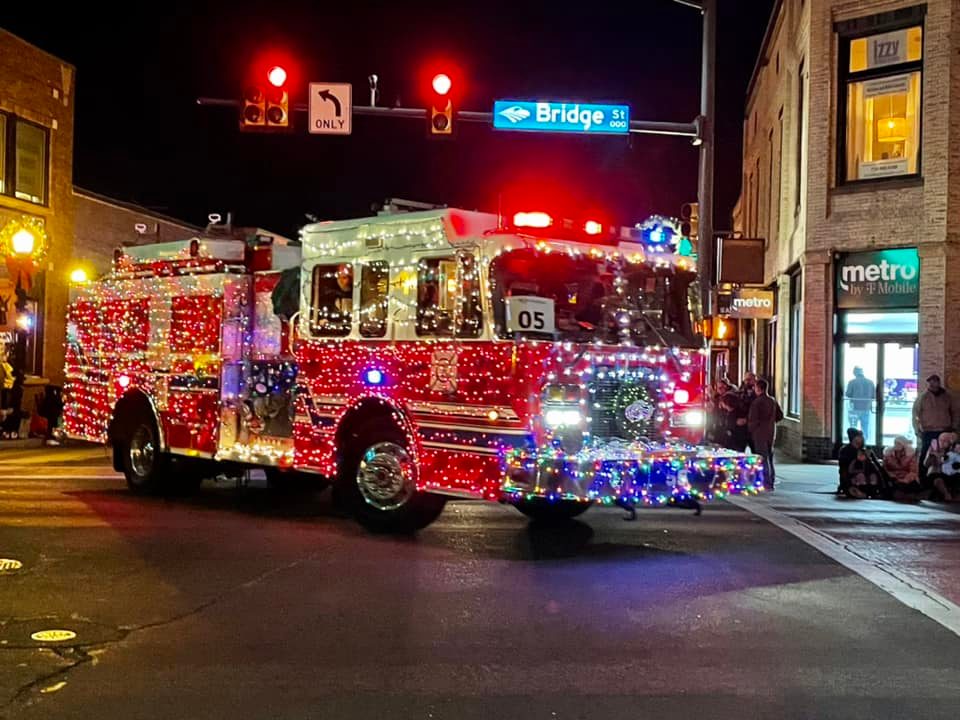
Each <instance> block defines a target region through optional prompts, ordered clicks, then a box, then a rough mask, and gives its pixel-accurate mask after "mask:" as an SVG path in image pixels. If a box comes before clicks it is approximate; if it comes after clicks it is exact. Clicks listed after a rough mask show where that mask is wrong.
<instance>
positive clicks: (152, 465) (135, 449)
mask: <svg viewBox="0 0 960 720" xmlns="http://www.w3.org/2000/svg"><path fill="white" fill-rule="evenodd" d="M158 438H159V433H158V432H157V424H156V422H155V421H154V419H153V418H152V417H151V416H150V415H149V414H147V413H146V412H144V413H141V414H138V415H137V417H135V418H134V419H133V422H132V423H131V430H130V434H129V436H128V437H127V439H126V440H125V441H124V446H123V474H124V475H126V478H127V486H128V487H129V488H130V489H131V490H132V491H133V492H135V493H141V494H145V495H146V494H152V493H157V492H160V490H161V489H162V485H163V473H164V469H165V467H166V465H167V462H166V457H165V456H164V454H163V452H162V451H161V450H160V443H159V441H158Z"/></svg>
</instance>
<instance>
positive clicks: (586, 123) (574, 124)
mask: <svg viewBox="0 0 960 720" xmlns="http://www.w3.org/2000/svg"><path fill="white" fill-rule="evenodd" d="M493 127H494V129H496V130H526V131H528V132H567V133H582V134H587V135H626V134H627V133H628V132H630V106H629V105H596V104H591V103H577V102H541V101H538V102H528V101H525V100H497V101H495V102H494V104H493Z"/></svg>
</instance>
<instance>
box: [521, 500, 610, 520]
mask: <svg viewBox="0 0 960 720" xmlns="http://www.w3.org/2000/svg"><path fill="white" fill-rule="evenodd" d="M592 504H593V503H589V502H579V501H577V500H555V501H553V502H550V501H548V500H541V499H532V500H517V501H516V502H515V503H513V506H514V507H515V508H516V509H517V510H519V511H520V512H522V513H523V514H524V515H526V516H527V517H528V518H530V519H531V520H536V521H537V522H541V523H550V524H559V523H565V522H569V521H570V520H573V518H575V517H578V516H580V515H583V514H584V513H585V512H586V511H587V510H589V509H590V507H591V505H592Z"/></svg>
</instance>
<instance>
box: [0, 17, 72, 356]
mask: <svg viewBox="0 0 960 720" xmlns="http://www.w3.org/2000/svg"><path fill="white" fill-rule="evenodd" d="M74 79H75V72H74V68H73V67H72V66H71V65H69V64H67V63H65V62H63V61H61V60H59V59H57V58H55V57H53V56H51V55H48V54H47V53H45V52H43V51H42V50H40V49H38V48H35V47H33V46H32V45H30V44H29V43H26V42H24V41H23V40H21V39H19V38H17V37H15V36H13V35H11V34H10V33H8V32H6V31H3V30H0V229H2V228H4V227H7V226H8V225H9V224H10V223H17V222H21V221H23V220H24V219H25V218H26V219H28V220H30V221H34V222H36V223H37V224H38V225H40V226H42V228H43V230H44V232H45V234H46V236H47V238H48V244H49V250H48V252H47V255H46V259H45V261H44V266H45V267H46V268H47V270H46V271H43V272H41V273H39V274H38V276H37V277H36V278H35V279H34V283H33V287H32V288H31V290H30V296H31V298H32V299H31V300H30V302H29V305H28V310H29V314H30V317H32V318H35V319H36V322H34V323H33V326H32V327H31V328H30V332H29V334H28V337H27V346H26V351H27V359H26V370H27V372H28V373H30V374H36V375H40V374H42V372H43V370H44V365H45V363H44V362H43V359H44V358H45V357H48V356H50V355H51V354H52V355H56V354H57V351H58V350H59V348H61V347H62V346H63V340H64V330H65V328H64V326H63V322H60V323H59V324H56V323H52V322H47V321H46V320H47V318H48V317H49V316H50V315H51V313H53V314H56V312H57V310H56V309H57V308H60V309H61V310H60V313H61V314H62V308H63V307H64V306H65V305H66V302H67V284H66V279H63V280H61V279H60V277H59V275H62V272H60V271H61V270H62V269H65V268H66V267H67V266H68V265H69V262H70V257H71V237H72V234H73V91H74ZM0 303H2V304H3V307H2V308H0V320H3V322H2V323H0V341H2V344H3V345H5V346H7V347H9V346H10V345H11V344H12V339H13V333H14V328H15V324H14V323H15V316H16V312H15V309H14V304H15V299H14V279H13V278H11V277H10V274H9V273H8V271H7V267H6V264H5V263H0ZM55 349H56V350H55ZM59 356H60V357H62V352H61V353H60V354H59Z"/></svg>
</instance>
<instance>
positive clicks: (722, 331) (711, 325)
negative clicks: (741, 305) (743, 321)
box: [701, 316, 737, 342]
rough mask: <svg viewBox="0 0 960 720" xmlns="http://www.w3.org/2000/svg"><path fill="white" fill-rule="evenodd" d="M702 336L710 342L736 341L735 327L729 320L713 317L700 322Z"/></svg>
mask: <svg viewBox="0 0 960 720" xmlns="http://www.w3.org/2000/svg"><path fill="white" fill-rule="evenodd" d="M701 329H702V331H703V336H704V337H705V338H709V339H710V340H721V341H724V340H725V341H728V342H729V341H733V340H736V339H737V325H736V323H734V322H733V321H732V320H730V319H729V318H724V317H719V316H713V317H705V318H703V320H702V321H701Z"/></svg>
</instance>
